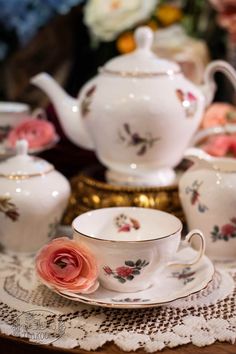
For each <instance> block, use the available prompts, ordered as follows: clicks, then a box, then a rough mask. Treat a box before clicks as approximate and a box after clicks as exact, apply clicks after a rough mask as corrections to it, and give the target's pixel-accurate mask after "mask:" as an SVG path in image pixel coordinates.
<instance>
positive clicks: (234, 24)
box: [210, 0, 236, 43]
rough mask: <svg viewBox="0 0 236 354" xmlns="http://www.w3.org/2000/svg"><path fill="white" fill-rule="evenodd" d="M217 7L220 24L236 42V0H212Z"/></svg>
mask: <svg viewBox="0 0 236 354" xmlns="http://www.w3.org/2000/svg"><path fill="white" fill-rule="evenodd" d="M210 2H211V4H212V6H213V7H214V8H215V9H216V11H217V13H218V15H217V22H218V24H219V26H221V27H223V28H224V29H226V31H227V32H228V34H229V38H230V40H231V41H232V42H234V43H236V1H235V0H210Z"/></svg>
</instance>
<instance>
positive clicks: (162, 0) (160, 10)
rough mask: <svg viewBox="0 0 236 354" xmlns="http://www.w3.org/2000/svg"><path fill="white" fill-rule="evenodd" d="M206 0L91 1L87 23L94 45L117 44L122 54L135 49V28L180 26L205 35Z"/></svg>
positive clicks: (187, 30)
mask: <svg viewBox="0 0 236 354" xmlns="http://www.w3.org/2000/svg"><path fill="white" fill-rule="evenodd" d="M205 7H206V2H205V1H204V0H195V1H191V0H177V1H173V0H172V1H167V0H146V1H142V0H132V1H124V0H106V1H103V0H88V1H87V3H86V4H85V9H84V22H85V24H86V26H87V27H88V28H89V31H90V34H91V37H92V39H93V42H95V43H98V42H99V41H105V42H108V41H114V40H116V46H117V49H118V51H119V52H120V53H128V52H130V51H132V50H134V48H135V42H134V35H133V33H134V29H135V28H136V27H137V26H138V25H147V26H149V27H151V28H152V29H153V30H154V31H156V30H158V29H161V28H166V27H168V26H170V25H173V24H177V23H178V24H181V25H182V26H183V27H184V28H185V30H186V32H187V33H189V34H190V35H194V36H197V37H198V36H200V35H201V33H202V32H203V30H204V29H203V28H201V26H202V23H203V22H202V21H199V17H200V16H202V15H203V14H204V9H205Z"/></svg>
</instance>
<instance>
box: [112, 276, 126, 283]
mask: <svg viewBox="0 0 236 354" xmlns="http://www.w3.org/2000/svg"><path fill="white" fill-rule="evenodd" d="M114 278H116V279H117V280H119V282H120V283H125V282H126V280H125V279H124V278H122V277H119V275H115V276H114Z"/></svg>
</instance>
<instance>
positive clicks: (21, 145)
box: [16, 139, 29, 155]
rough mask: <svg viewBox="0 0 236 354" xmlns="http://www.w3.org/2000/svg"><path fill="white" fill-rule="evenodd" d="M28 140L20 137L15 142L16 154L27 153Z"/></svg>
mask: <svg viewBox="0 0 236 354" xmlns="http://www.w3.org/2000/svg"><path fill="white" fill-rule="evenodd" d="M28 147H29V144H28V141H27V140H26V139H20V140H17V142H16V155H27V154H28Z"/></svg>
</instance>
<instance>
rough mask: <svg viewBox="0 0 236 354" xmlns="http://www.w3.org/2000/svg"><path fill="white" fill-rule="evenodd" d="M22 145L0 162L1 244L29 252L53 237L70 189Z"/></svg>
mask: <svg viewBox="0 0 236 354" xmlns="http://www.w3.org/2000/svg"><path fill="white" fill-rule="evenodd" d="M22 143H23V144H22ZM25 143H26V141H23V142H22V141H21V143H20V144H19V142H18V155H17V156H16V157H13V158H10V159H9V160H6V161H4V162H0V243H1V245H2V246H3V247H4V248H6V249H7V250H9V251H14V252H25V253H31V252H35V251H37V250H38V249H39V248H40V247H42V246H43V245H44V244H45V243H47V242H48V241H50V239H51V238H52V237H53V236H54V234H55V231H56V226H57V225H58V223H59V222H60V219H61V217H62V213H63V212H64V210H65V208H66V205H67V202H68V198H69V194H70V186H69V183H68V181H67V180H66V178H65V177H64V176H63V175H62V174H60V173H59V172H57V171H56V170H55V169H54V167H53V166H52V165H51V164H49V163H47V162H46V161H44V160H41V159H38V158H34V157H30V156H28V155H27V153H26V150H25ZM14 164H15V166H16V169H15V168H14ZM13 172H14V173H13Z"/></svg>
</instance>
